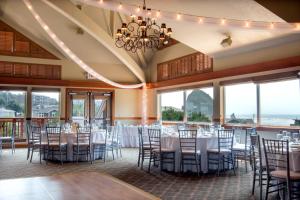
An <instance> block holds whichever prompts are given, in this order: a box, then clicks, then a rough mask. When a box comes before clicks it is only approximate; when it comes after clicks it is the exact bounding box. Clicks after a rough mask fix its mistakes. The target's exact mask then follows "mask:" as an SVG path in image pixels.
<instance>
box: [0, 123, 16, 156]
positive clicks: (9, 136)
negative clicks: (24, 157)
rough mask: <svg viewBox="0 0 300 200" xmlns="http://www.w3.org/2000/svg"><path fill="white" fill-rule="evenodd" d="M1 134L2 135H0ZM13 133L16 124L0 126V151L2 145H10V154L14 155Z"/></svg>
mask: <svg viewBox="0 0 300 200" xmlns="http://www.w3.org/2000/svg"><path fill="white" fill-rule="evenodd" d="M1 132H2V133H1ZM15 132H16V123H15V122H2V124H0V143H1V150H2V145H3V143H10V146H11V152H12V154H14V153H15V149H16V148H15Z"/></svg>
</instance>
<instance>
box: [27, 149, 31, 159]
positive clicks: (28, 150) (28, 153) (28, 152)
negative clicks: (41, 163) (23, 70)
mask: <svg viewBox="0 0 300 200" xmlns="http://www.w3.org/2000/svg"><path fill="white" fill-rule="evenodd" d="M29 156H30V147H29V146H28V147H27V160H28V159H29Z"/></svg>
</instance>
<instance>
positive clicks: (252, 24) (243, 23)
mask: <svg viewBox="0 0 300 200" xmlns="http://www.w3.org/2000/svg"><path fill="white" fill-rule="evenodd" d="M44 1H45V0H44ZM78 1H81V2H83V3H86V4H90V5H94V6H98V7H99V6H101V7H102V8H106V9H110V10H115V9H114V8H113V7H115V8H116V10H121V9H122V10H123V11H122V12H124V13H125V14H127V15H129V14H130V12H131V13H132V12H133V11H134V12H136V13H139V12H141V6H138V5H129V4H122V3H121V2H120V3H118V2H113V1H111V2H109V3H105V4H101V5H100V3H98V4H95V3H93V2H94V0H93V1H92V0H78ZM99 2H104V0H99ZM133 6H134V7H133ZM123 7H124V8H126V9H123ZM29 9H30V8H29ZM153 10H154V11H155V12H156V18H158V17H160V16H161V14H163V15H164V16H167V17H171V15H174V16H175V19H177V20H183V19H182V17H184V16H187V17H186V18H184V20H186V21H187V20H192V21H196V22H198V23H202V22H203V21H205V22H207V23H211V24H216V25H222V26H224V25H231V26H239V27H240V28H258V29H261V28H262V27H265V29H266V28H267V29H273V28H275V25H276V28H278V27H280V28H281V29H287V30H288V29H289V30H298V29H300V27H299V26H300V25H298V24H296V23H286V22H273V25H271V24H270V22H266V21H249V20H238V19H226V18H222V19H221V18H216V17H205V16H196V15H189V14H179V13H173V12H166V13H163V12H161V11H159V10H155V9H152V11H153ZM146 14H147V13H146ZM193 17H194V18H195V19H194V20H193V19H192V18H193ZM231 22H232V23H231ZM235 22H240V23H235ZM277 24H278V26H277ZM298 27H299V28H298Z"/></svg>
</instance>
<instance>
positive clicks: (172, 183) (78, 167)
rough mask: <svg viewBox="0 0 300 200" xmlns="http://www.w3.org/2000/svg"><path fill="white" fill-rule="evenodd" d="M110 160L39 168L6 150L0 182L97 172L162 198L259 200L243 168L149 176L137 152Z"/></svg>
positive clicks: (36, 163)
mask: <svg viewBox="0 0 300 200" xmlns="http://www.w3.org/2000/svg"><path fill="white" fill-rule="evenodd" d="M109 158H110V160H108V161H107V162H106V163H105V164H104V163H103V162H102V161H96V162H95V163H94V164H92V165H91V164H90V163H86V162H81V163H79V164H76V163H65V164H64V165H63V166H61V165H60V164H58V163H48V165H46V164H45V162H43V164H42V165H40V164H39V160H38V155H37V154H36V157H35V159H34V162H33V163H29V162H28V161H27V160H26V150H25V149H18V150H16V153H15V154H14V155H12V154H11V151H8V150H4V151H3V152H2V155H1V156H0V179H11V178H19V177H34V176H49V175H54V174H64V173H70V172H82V171H85V172H86V171H96V172H106V173H108V174H111V175H112V176H114V177H117V178H119V179H121V180H123V181H125V182H127V183H129V184H132V185H134V186H136V187H138V188H141V189H143V190H145V191H147V192H149V193H152V194H154V195H156V196H158V197H160V198H162V199H203V200H210V199H218V200H223V199H224V200H225V199H228V200H229V199H230V200H232V199H237V200H241V199H258V198H257V197H256V198H255V197H252V196H251V186H252V185H251V180H252V178H251V177H252V176H251V172H250V173H245V171H244V170H243V169H240V170H239V171H238V172H237V175H236V176H234V175H233V174H232V173H227V174H223V175H221V176H220V177H217V176H215V175H202V176H200V177H197V176H195V175H175V174H169V173H162V174H160V173H159V171H156V169H154V170H153V171H151V174H149V173H147V172H146V171H143V170H140V168H138V167H137V164H136V163H137V149H124V150H123V157H122V158H119V159H117V160H114V161H112V160H111V156H109ZM145 168H146V167H145Z"/></svg>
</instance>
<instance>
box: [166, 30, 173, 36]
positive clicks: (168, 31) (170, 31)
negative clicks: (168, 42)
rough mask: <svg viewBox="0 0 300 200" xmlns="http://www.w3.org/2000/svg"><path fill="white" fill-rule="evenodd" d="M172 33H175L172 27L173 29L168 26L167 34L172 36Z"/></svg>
mask: <svg viewBox="0 0 300 200" xmlns="http://www.w3.org/2000/svg"><path fill="white" fill-rule="evenodd" d="M172 33H173V31H172V29H171V28H168V30H167V35H168V36H170V35H172Z"/></svg>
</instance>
